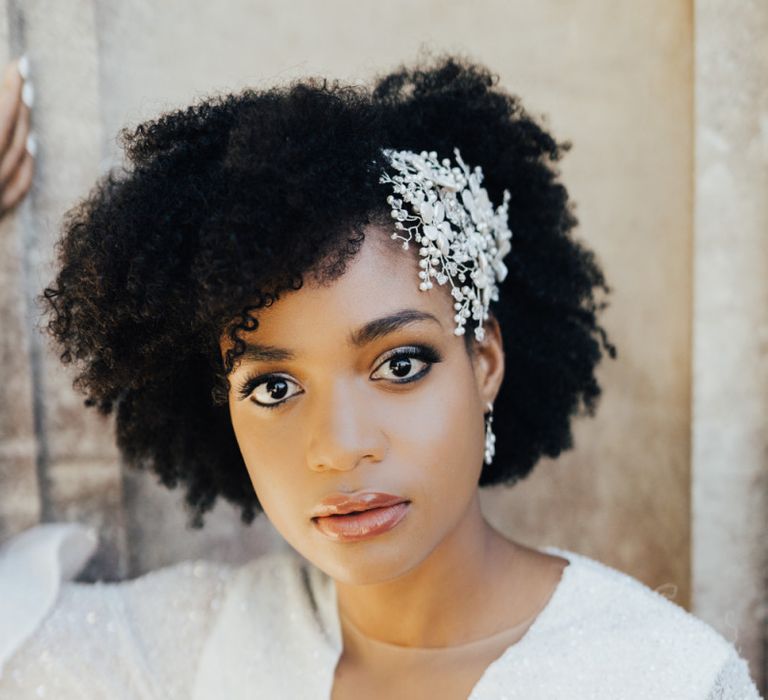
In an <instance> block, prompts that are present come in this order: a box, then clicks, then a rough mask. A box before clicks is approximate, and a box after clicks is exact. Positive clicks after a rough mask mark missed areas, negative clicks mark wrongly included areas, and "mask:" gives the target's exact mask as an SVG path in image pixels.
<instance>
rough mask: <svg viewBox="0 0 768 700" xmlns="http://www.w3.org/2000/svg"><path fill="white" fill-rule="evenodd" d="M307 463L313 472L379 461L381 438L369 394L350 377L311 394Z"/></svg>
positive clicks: (380, 458) (382, 456)
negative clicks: (365, 461) (312, 395)
mask: <svg viewBox="0 0 768 700" xmlns="http://www.w3.org/2000/svg"><path fill="white" fill-rule="evenodd" d="M313 399H314V400H313V404H314V405H313V406H312V416H311V418H310V420H311V426H310V430H309V443H308V446H307V464H308V466H309V468H310V469H312V470H313V471H326V470H328V469H336V470H341V471H347V470H349V469H354V468H355V467H356V466H357V465H358V464H359V463H360V462H362V461H363V460H365V459H368V460H370V461H372V462H380V461H381V460H382V459H383V458H384V453H385V450H386V444H385V437H384V435H383V433H382V432H381V430H380V426H379V425H377V421H376V419H375V416H374V415H373V412H372V410H371V404H370V401H371V397H370V395H368V396H366V393H365V391H364V389H363V388H362V387H360V386H359V385H356V383H355V381H354V380H350V379H347V380H339V381H336V382H335V383H334V384H333V385H332V386H330V387H329V388H328V389H327V390H320V389H318V390H317V392H316V394H315V396H314V397H313Z"/></svg>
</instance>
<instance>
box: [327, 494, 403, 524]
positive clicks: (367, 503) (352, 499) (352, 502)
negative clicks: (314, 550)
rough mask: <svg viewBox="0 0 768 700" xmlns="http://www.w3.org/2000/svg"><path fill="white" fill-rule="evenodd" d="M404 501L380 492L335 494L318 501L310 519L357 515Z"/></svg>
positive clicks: (400, 497)
mask: <svg viewBox="0 0 768 700" xmlns="http://www.w3.org/2000/svg"><path fill="white" fill-rule="evenodd" d="M405 501H408V499H407V498H403V497H402V496H394V495H393V494H391V493H383V492H381V491H362V492H360V493H356V494H349V493H339V492H337V493H332V494H330V495H329V496H326V497H325V498H324V499H323V500H322V501H320V505H318V506H317V507H316V508H315V509H314V511H313V512H312V519H313V520H314V519H315V518H324V517H327V516H329V515H344V514H346V513H359V512H362V511H366V510H370V509H371V508H385V507H387V506H394V505H396V504H398V503H403V502H405Z"/></svg>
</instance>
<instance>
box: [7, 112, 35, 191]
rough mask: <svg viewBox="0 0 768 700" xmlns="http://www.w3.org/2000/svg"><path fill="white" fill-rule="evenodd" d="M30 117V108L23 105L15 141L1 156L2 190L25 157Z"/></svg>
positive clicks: (17, 123)
mask: <svg viewBox="0 0 768 700" xmlns="http://www.w3.org/2000/svg"><path fill="white" fill-rule="evenodd" d="M29 115H30V111H29V107H27V105H25V104H22V105H21V107H20V108H19V114H18V119H16V128H15V129H14V131H13V140H12V141H11V143H10V145H9V146H8V149H7V150H6V152H5V153H4V154H3V155H2V156H0V190H1V189H2V188H3V187H5V184H6V183H7V182H8V179H9V178H10V177H11V174H12V173H13V172H14V171H15V170H16V169H17V168H18V167H19V164H20V163H21V159H22V158H23V157H24V152H25V151H26V148H27V137H28V136H29V121H30V117H29Z"/></svg>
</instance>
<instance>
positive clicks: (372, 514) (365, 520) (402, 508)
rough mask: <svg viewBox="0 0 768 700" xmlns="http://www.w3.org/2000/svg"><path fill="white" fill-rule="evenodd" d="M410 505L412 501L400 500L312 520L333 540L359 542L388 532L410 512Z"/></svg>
mask: <svg viewBox="0 0 768 700" xmlns="http://www.w3.org/2000/svg"><path fill="white" fill-rule="evenodd" d="M410 507H411V503H410V501H400V502H399V503H395V504H393V505H390V506H383V507H380V508H368V509H367V510H365V511H361V512H351V513H347V514H346V515H327V516H324V517H318V518H312V522H313V523H314V524H315V527H316V528H317V529H318V530H319V531H320V532H321V533H322V534H323V535H325V536H326V537H328V538H330V539H332V540H335V541H337V542H357V541H359V540H364V539H368V538H369V537H375V536H376V535H380V534H382V533H384V532H388V531H389V530H391V529H392V528H394V527H395V526H396V525H397V524H398V523H399V522H400V521H401V520H402V519H403V518H404V517H405V516H406V515H407V514H408V510H409V509H410Z"/></svg>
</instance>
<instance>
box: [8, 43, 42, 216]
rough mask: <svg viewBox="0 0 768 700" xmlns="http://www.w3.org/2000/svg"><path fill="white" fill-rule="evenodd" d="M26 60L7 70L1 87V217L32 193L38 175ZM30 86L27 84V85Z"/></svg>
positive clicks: (12, 63) (15, 62) (12, 65)
mask: <svg viewBox="0 0 768 700" xmlns="http://www.w3.org/2000/svg"><path fill="white" fill-rule="evenodd" d="M28 71H29V64H28V62H27V60H26V59H25V58H21V59H17V60H15V61H12V62H11V63H9V64H8V65H7V66H6V67H5V72H4V74H3V81H2V84H1V85H0V218H3V217H5V215H6V214H7V213H8V212H9V211H11V210H12V209H13V208H14V207H15V206H16V205H17V204H18V203H19V202H20V201H21V200H22V199H23V197H24V195H25V194H26V193H27V192H28V191H29V188H30V187H31V185H32V176H33V174H34V164H35V159H34V152H35V141H34V136H33V135H32V134H31V133H30V107H31V106H32V98H33V91H32V84H31V83H29V82H28V81H25V79H24V77H23V75H22V74H24V75H26V74H28ZM25 83H26V85H25Z"/></svg>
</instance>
